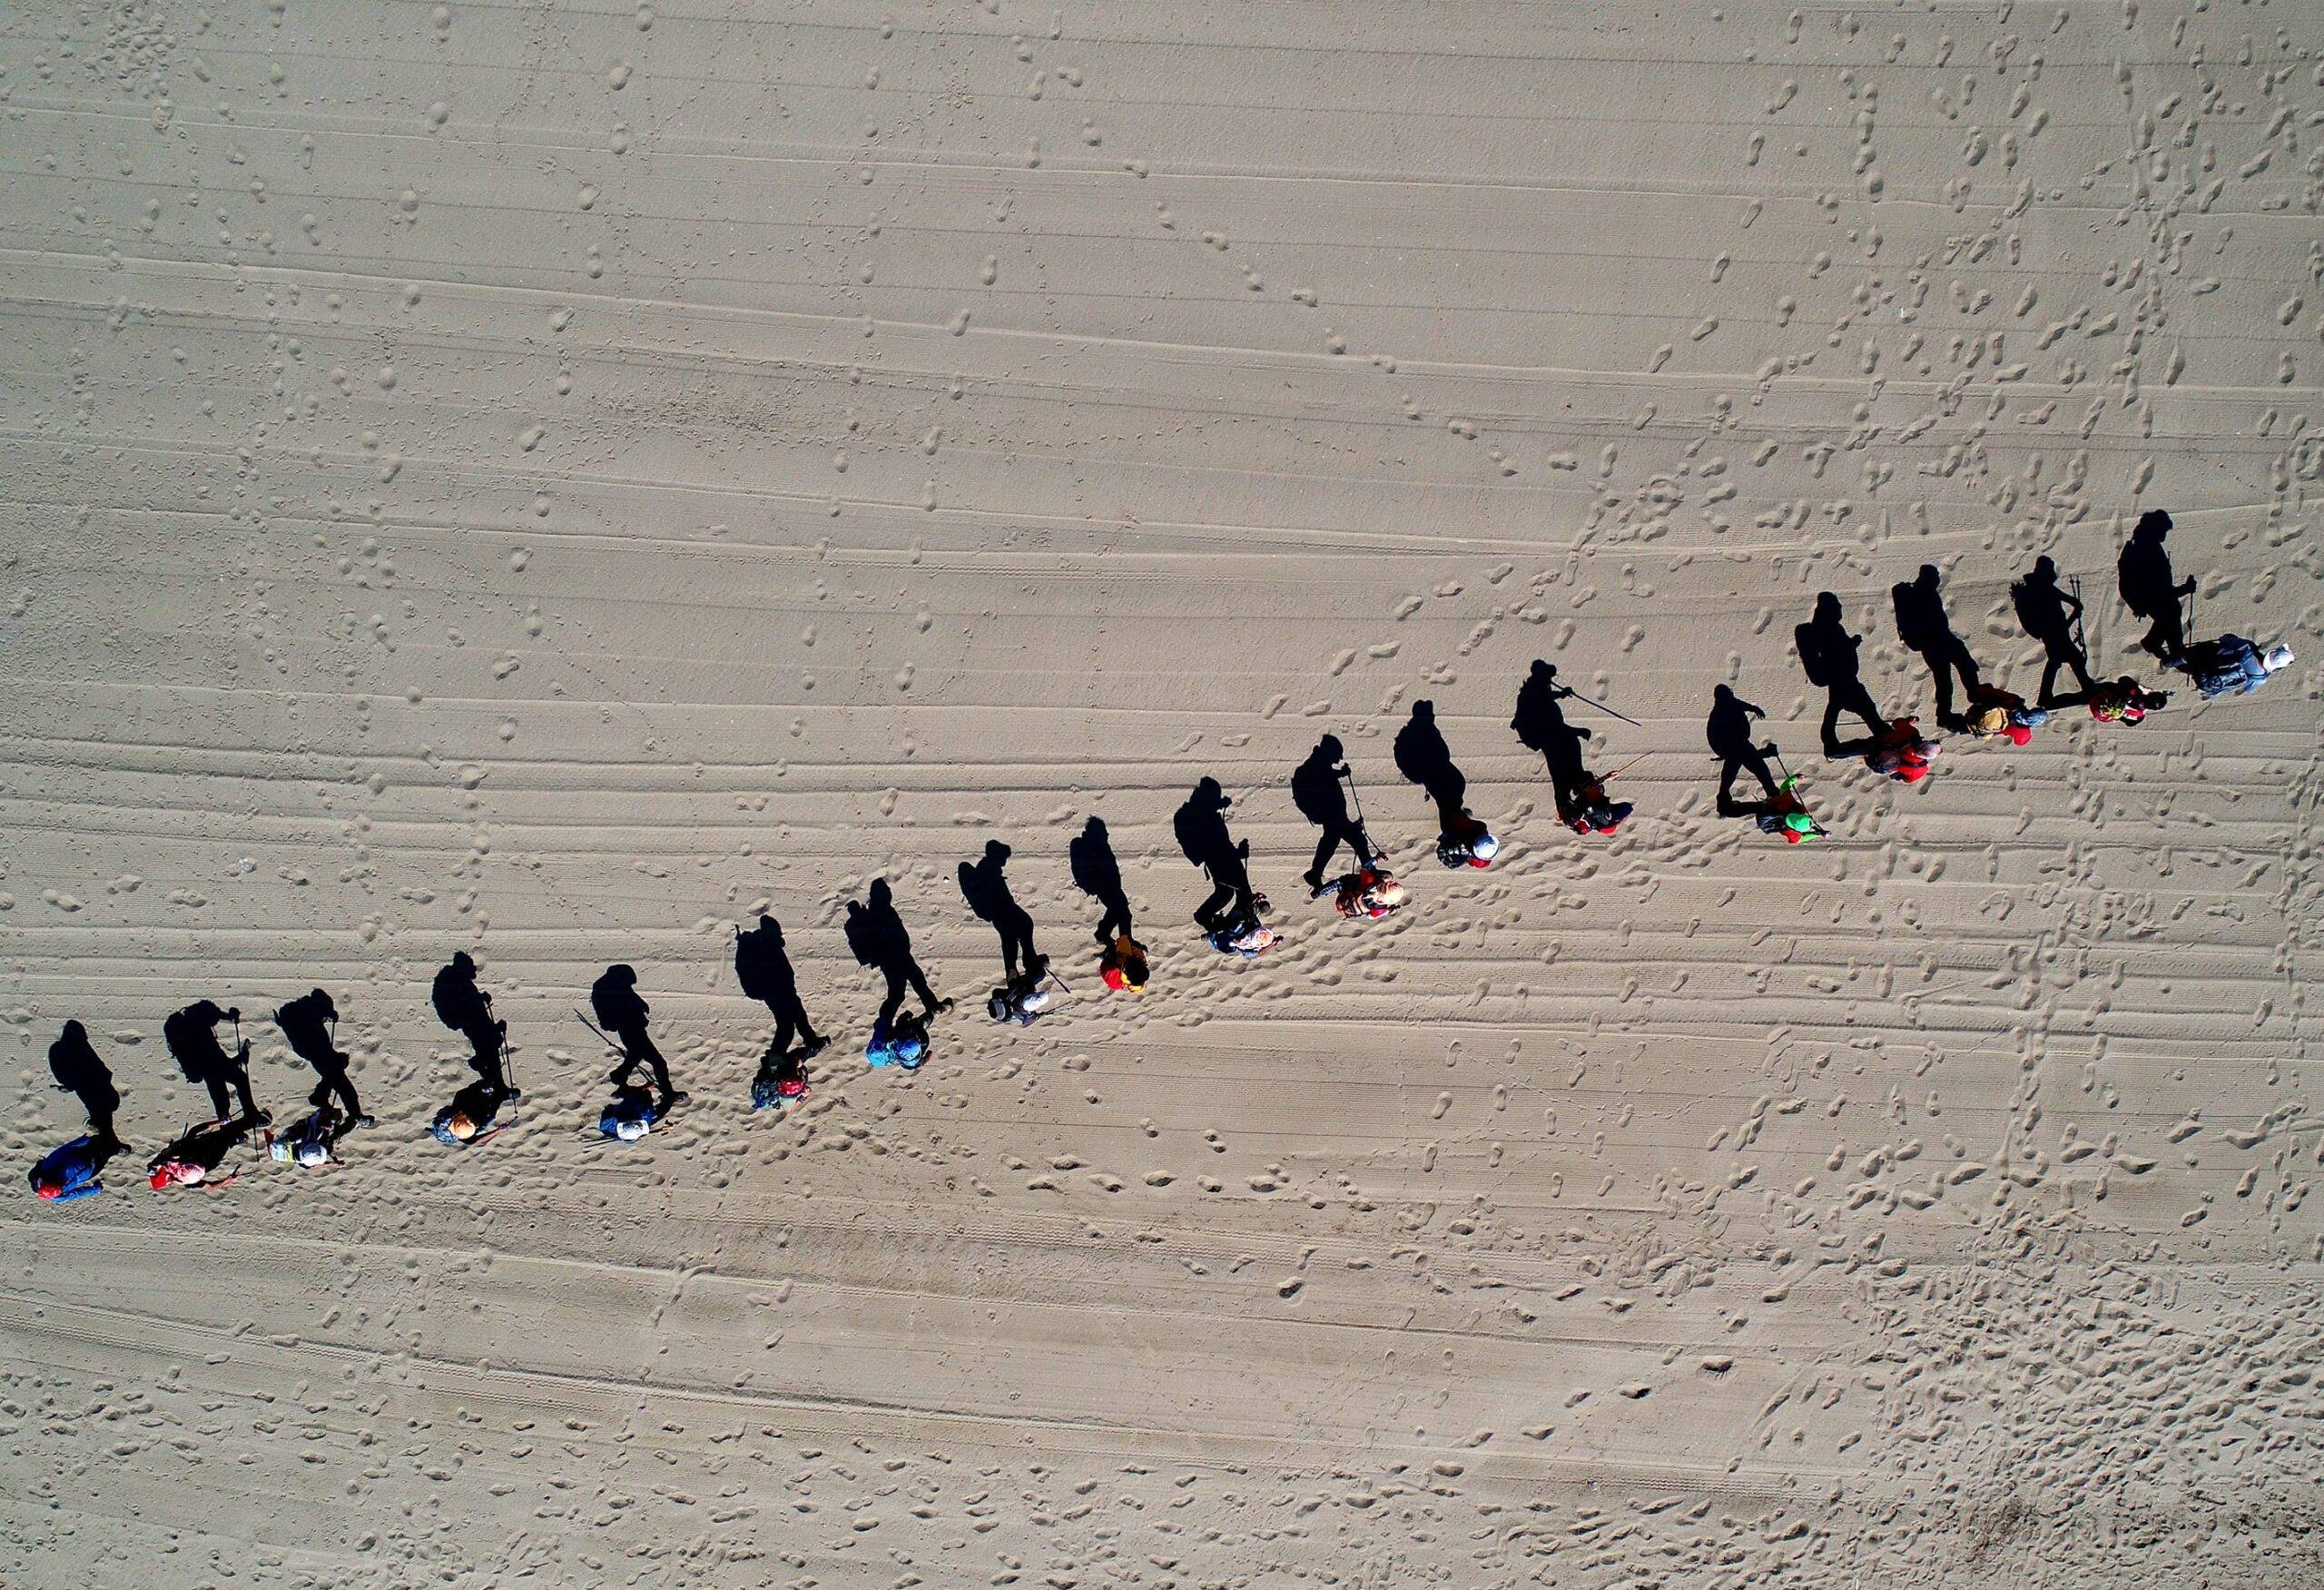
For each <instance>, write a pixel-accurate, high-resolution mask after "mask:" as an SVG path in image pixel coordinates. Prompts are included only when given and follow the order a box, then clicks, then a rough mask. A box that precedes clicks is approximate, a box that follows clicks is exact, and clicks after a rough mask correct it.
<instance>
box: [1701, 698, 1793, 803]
mask: <svg viewBox="0 0 2324 1590" xmlns="http://www.w3.org/2000/svg"><path fill="white" fill-rule="evenodd" d="M1765 716H1768V715H1767V710H1766V709H1765V708H1764V707H1760V706H1753V705H1752V704H1751V703H1750V702H1748V701H1746V700H1744V699H1743V698H1742V697H1741V696H1738V695H1737V694H1735V692H1734V691H1732V690H1730V689H1728V687H1727V686H1724V685H1720V686H1716V687H1715V688H1714V689H1713V690H1712V691H1711V693H1710V716H1709V717H1708V718H1706V719H1705V720H1704V722H1703V738H1704V739H1706V740H1707V741H1709V744H1710V754H1711V755H1714V756H1716V757H1718V759H1719V761H1720V763H1721V766H1720V768H1719V774H1718V815H1720V816H1722V817H1748V816H1751V815H1755V814H1756V813H1757V812H1758V810H1760V807H1759V806H1757V805H1748V806H1747V805H1738V804H1737V802H1736V799H1735V775H1737V774H1738V773H1743V772H1748V773H1749V774H1750V775H1751V776H1752V777H1754V778H1756V779H1758V781H1759V788H1760V789H1761V790H1762V791H1763V792H1764V793H1765V795H1766V796H1767V798H1768V800H1773V799H1775V795H1776V779H1775V773H1774V771H1773V770H1772V769H1770V768H1769V767H1768V757H1770V756H1772V755H1775V751H1776V746H1775V742H1774V741H1773V740H1768V741H1767V742H1765V743H1764V744H1763V743H1762V742H1761V741H1760V740H1759V737H1758V735H1757V733H1756V732H1754V730H1753V729H1752V727H1751V724H1752V720H1753V719H1755V718H1762V717H1765Z"/></svg>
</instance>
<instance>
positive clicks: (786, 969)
mask: <svg viewBox="0 0 2324 1590" xmlns="http://www.w3.org/2000/svg"><path fill="white" fill-rule="evenodd" d="M734 978H735V981H736V982H738V983H741V984H742V985H743V993H746V994H748V995H749V996H750V997H751V998H753V999H754V1000H757V1001H759V1002H761V1003H762V1004H763V1005H765V1006H766V1008H767V1009H768V1010H769V1011H770V1012H773V1016H774V1040H773V1042H772V1043H770V1044H769V1045H768V1048H767V1052H768V1053H769V1054H770V1055H782V1054H787V1053H789V1052H790V1051H791V1046H792V1044H793V1043H794V1042H798V1043H802V1044H803V1045H804V1047H803V1050H802V1054H803V1056H804V1055H809V1054H815V1053H819V1052H821V1051H822V1047H823V1043H824V1040H823V1038H822V1035H821V1034H819V1033H818V1032H816V1031H815V1024H814V1023H813V1022H810V1021H809V1020H808V1019H807V1007H806V1005H805V1003H804V1002H803V1001H801V999H800V998H799V976H798V973H795V972H793V970H792V968H791V954H790V952H789V951H788V950H787V949H785V948H784V947H783V924H782V923H779V922H777V921H775V919H774V918H773V917H772V916H769V915H767V914H764V913H761V914H760V915H759V924H758V926H756V927H754V928H752V929H750V930H749V931H748V932H740V931H738V932H737V933H735V935H734Z"/></svg>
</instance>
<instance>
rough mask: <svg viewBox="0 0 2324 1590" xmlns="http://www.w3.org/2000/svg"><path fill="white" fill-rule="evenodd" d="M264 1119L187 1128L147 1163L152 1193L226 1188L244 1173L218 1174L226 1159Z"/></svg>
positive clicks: (235, 1119)
mask: <svg viewBox="0 0 2324 1590" xmlns="http://www.w3.org/2000/svg"><path fill="white" fill-rule="evenodd" d="M264 1120H265V1118H264V1117H262V1116H258V1115H251V1114H244V1115H241V1116H237V1117H233V1118H231V1119H228V1120H222V1121H202V1122H200V1123H199V1124H197V1125H194V1126H190V1127H188V1128H187V1129H186V1131H185V1132H184V1135H182V1136H181V1137H180V1138H179V1139H178V1140H177V1141H175V1142H173V1143H172V1144H170V1146H169V1147H167V1148H165V1149H163V1150H162V1151H161V1152H160V1153H158V1154H155V1155H154V1156H153V1159H151V1160H148V1161H147V1162H146V1166H145V1169H146V1172H147V1174H148V1175H149V1176H150V1177H151V1179H152V1180H153V1190H154V1191H156V1192H160V1191H163V1190H167V1189H169V1188H172V1187H205V1186H206V1187H223V1186H225V1185H226V1184H227V1183H228V1182H230V1181H231V1180H234V1178H235V1177H236V1176H239V1175H241V1171H239V1170H237V1171H234V1172H232V1173H231V1174H229V1175H225V1176H221V1175H219V1174H218V1167H219V1166H221V1165H222V1164H224V1163H225V1162H226V1156H227V1155H228V1154H231V1153H232V1152H233V1151H234V1150H235V1149H236V1148H238V1147H240V1146H241V1141H242V1140H243V1139H244V1138H247V1137H249V1136H250V1135H251V1133H252V1132H254V1131H257V1130H258V1129H259V1127H260V1126H261V1125H262V1124H263V1123H264Z"/></svg>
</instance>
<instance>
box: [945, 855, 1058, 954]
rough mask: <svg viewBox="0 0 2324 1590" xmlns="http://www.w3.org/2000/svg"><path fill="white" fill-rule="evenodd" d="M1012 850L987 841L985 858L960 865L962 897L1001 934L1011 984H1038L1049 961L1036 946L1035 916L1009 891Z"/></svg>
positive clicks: (1002, 952) (1001, 945)
mask: <svg viewBox="0 0 2324 1590" xmlns="http://www.w3.org/2000/svg"><path fill="white" fill-rule="evenodd" d="M1009 854H1010V853H1009V847H1008V846H1007V845H1006V844H1002V843H1001V842H1000V840H998V839H991V840H987V841H986V842H985V847H984V858H983V859H982V860H980V861H974V862H966V861H964V862H962V863H961V864H960V898H961V899H963V900H965V901H967V902H968V904H969V909H970V911H972V912H974V913H975V914H977V915H978V916H979V917H980V918H981V919H982V920H983V921H986V922H989V923H991V924H992V930H993V932H995V933H999V934H1000V966H1001V971H1002V973H1004V974H1005V975H1006V978H1007V980H1008V983H1009V986H1011V987H1015V986H1016V985H1017V984H1018V983H1019V982H1023V983H1037V982H1039V980H1040V978H1041V975H1042V973H1046V972H1047V971H1048V970H1049V962H1048V961H1047V960H1046V959H1045V958H1044V957H1043V956H1042V955H1041V954H1040V953H1039V952H1038V951H1036V950H1035V949H1034V948H1033V918H1032V915H1031V914H1030V913H1029V912H1028V911H1026V909H1025V908H1024V907H1023V906H1021V905H1019V904H1017V897H1016V896H1015V895H1014V894H1010V893H1009V873H1008V867H1009Z"/></svg>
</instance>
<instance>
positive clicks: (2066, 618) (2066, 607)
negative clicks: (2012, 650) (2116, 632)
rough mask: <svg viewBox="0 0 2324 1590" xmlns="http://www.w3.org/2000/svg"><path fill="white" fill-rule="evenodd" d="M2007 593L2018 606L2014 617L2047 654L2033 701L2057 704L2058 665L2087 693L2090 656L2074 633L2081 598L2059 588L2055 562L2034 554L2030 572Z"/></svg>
mask: <svg viewBox="0 0 2324 1590" xmlns="http://www.w3.org/2000/svg"><path fill="white" fill-rule="evenodd" d="M2009 597H2010V602H2011V605H2012V606H2014V607H2015V608H2016V609H2017V621H2018V622H2019V623H2020V624H2023V625H2024V627H2025V633H2026V634H2028V635H2030V636H2032V637H2033V638H2034V639H2036V640H2038V641H2040V642H2041V643H2042V649H2043V652H2044V653H2045V654H2046V658H2047V660H2046V661H2045V662H2044V663H2043V667H2042V688H2041V690H2040V691H2039V692H2038V693H2036V695H2035V697H2034V699H2035V701H2036V702H2037V703H2038V704H2039V705H2041V706H2044V707H2050V706H2057V705H2058V704H2059V697H2058V695H2057V688H2058V670H2059V669H2061V668H2068V669H2071V670H2072V671H2073V680H2074V685H2075V686H2076V687H2077V688H2079V689H2080V690H2082V691H2083V693H2084V694H2085V695H2086V694H2088V692H2089V690H2090V687H2091V686H2092V684H2093V680H2092V678H2091V676H2090V657H2089V654H2088V653H2087V652H2086V651H2084V650H2083V645H2082V642H2081V641H2080V640H2078V639H2077V638H2076V637H2075V631H2076V630H2077V629H2078V628H2079V627H2080V625H2081V621H2082V598H2081V597H2077V596H2074V595H2073V594H2071V593H2070V592H2067V591H2065V590H2063V589H2061V588H2059V585H2058V566H2057V565H2056V564H2055V563H2053V562H2052V561H2051V560H2050V559H2049V558H2048V557H2046V556H2044V557H2041V558H2035V559H2034V560H2033V572H2032V573H2030V574H2028V575H2026V576H2025V578H2023V579H2021V580H2019V581H2017V583H2016V584H2014V585H2013V586H2011V587H2010V588H2009Z"/></svg>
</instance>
